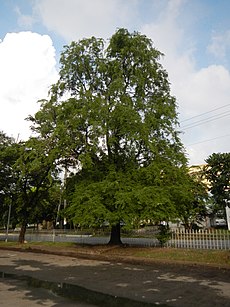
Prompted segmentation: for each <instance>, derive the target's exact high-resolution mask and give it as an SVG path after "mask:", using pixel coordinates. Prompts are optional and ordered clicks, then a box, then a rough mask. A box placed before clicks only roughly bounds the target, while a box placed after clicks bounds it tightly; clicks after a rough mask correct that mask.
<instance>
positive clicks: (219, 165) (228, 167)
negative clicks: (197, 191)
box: [205, 153, 230, 210]
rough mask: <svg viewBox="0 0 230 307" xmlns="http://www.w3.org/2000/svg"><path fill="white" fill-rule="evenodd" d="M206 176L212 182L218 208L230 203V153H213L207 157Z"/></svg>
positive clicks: (212, 190)
mask: <svg viewBox="0 0 230 307" xmlns="http://www.w3.org/2000/svg"><path fill="white" fill-rule="evenodd" d="M206 162H207V166H206V168H205V176H206V178H207V180H208V181H209V182H210V188H209V190H210V192H211V193H212V196H213V199H214V202H215V204H216V210H223V209H224V208H225V206H226V205H229V204H230V192H229V189H230V153H213V154H212V155H210V156H209V157H208V158H207V159H206Z"/></svg>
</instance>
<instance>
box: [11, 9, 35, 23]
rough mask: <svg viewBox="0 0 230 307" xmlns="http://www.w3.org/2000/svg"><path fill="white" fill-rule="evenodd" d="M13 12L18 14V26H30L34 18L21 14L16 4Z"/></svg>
mask: <svg viewBox="0 0 230 307" xmlns="http://www.w3.org/2000/svg"><path fill="white" fill-rule="evenodd" d="M14 10H15V12H16V14H17V16H18V25H19V26H20V27H26V28H30V29H31V28H32V26H33V24H34V22H35V19H34V17H33V16H31V15H26V14H22V12H21V10H20V8H19V7H18V6H16V7H15V9H14Z"/></svg>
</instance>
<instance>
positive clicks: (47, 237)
mask: <svg viewBox="0 0 230 307" xmlns="http://www.w3.org/2000/svg"><path fill="white" fill-rule="evenodd" d="M5 238H6V235H5V234H4V233H0V240H2V241H4V240H5ZM25 239H26V241H28V242H37V241H40V242H45V241H49V242H75V243H80V244H92V245H96V244H107V243H108V242H109V237H92V236H87V235H85V236H84V235H83V236H81V235H68V234H55V233H53V234H42V233H38V234H33V233H29V232H27V233H26V236H25ZM17 240H18V234H12V233H11V234H9V236H8V241H17ZM122 242H123V243H124V244H129V245H133V246H135V245H136V246H153V247H156V246H159V241H158V240H157V239H156V238H122ZM170 242H171V245H172V246H177V247H178V248H186V247H188V245H189V244H188V242H187V241H186V240H180V241H179V240H177V241H175V240H171V241H170ZM190 245H191V246H190V247H191V248H207V249H208V248H210V242H209V241H208V240H204V239H203V240H195V239H194V240H192V242H191V244H190ZM212 245H213V246H214V247H215V249H230V240H227V239H226V240H223V242H221V243H220V241H215V240H212Z"/></svg>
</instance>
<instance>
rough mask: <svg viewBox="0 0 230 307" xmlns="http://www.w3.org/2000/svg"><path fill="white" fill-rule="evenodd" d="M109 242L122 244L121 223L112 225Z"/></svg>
mask: <svg viewBox="0 0 230 307" xmlns="http://www.w3.org/2000/svg"><path fill="white" fill-rule="evenodd" d="M108 244H109V245H122V242H121V226H120V223H117V224H116V225H112V227H111V233H110V240H109V243H108Z"/></svg>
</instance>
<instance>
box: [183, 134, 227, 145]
mask: <svg viewBox="0 0 230 307" xmlns="http://www.w3.org/2000/svg"><path fill="white" fill-rule="evenodd" d="M228 136H230V134H225V135H221V136H217V137H215V138H212V139H207V140H203V141H200V142H196V143H192V144H188V145H186V147H188V146H193V145H197V144H202V143H206V142H210V141H213V140H217V139H221V138H224V137H228Z"/></svg>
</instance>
